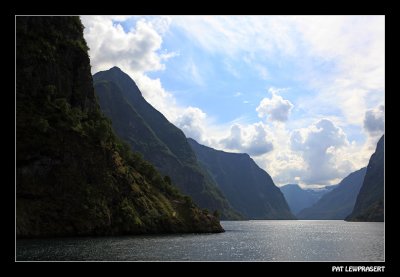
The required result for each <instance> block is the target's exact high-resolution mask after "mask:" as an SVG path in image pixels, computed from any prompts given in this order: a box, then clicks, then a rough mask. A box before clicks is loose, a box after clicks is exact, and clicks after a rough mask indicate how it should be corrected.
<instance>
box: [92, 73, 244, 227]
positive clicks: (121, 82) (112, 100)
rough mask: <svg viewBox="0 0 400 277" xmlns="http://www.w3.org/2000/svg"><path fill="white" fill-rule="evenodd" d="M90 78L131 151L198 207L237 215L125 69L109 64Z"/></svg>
mask: <svg viewBox="0 0 400 277" xmlns="http://www.w3.org/2000/svg"><path fill="white" fill-rule="evenodd" d="M93 80H94V87H95V92H96V94H97V96H98V99H99V104H100V107H101V109H102V111H103V113H104V114H105V115H106V116H107V117H109V118H110V119H111V121H112V126H113V129H114V130H115V132H116V134H118V136H119V137H121V138H122V139H123V140H125V141H126V142H127V143H128V144H129V145H130V147H131V149H132V150H133V151H137V152H139V153H140V154H141V155H143V157H144V159H145V160H147V161H149V162H151V163H152V164H154V166H155V167H156V168H157V170H159V171H160V172H161V173H162V174H163V175H166V176H169V178H171V180H172V182H173V183H174V184H175V185H176V186H177V187H178V188H179V189H180V190H181V191H182V193H184V194H187V195H189V196H191V197H192V198H193V200H194V202H195V203H196V204H198V205H199V206H200V207H202V208H207V209H209V210H211V211H215V210H218V211H219V212H220V214H221V218H224V219H228V218H229V219H238V218H240V215H239V214H238V213H237V212H236V211H234V209H233V208H232V207H231V206H230V204H229V202H228V201H227V200H226V199H225V197H224V195H223V194H222V193H221V191H220V190H219V189H218V187H217V185H216V184H215V182H214V181H213V179H212V178H211V176H209V175H208V174H207V172H205V171H204V170H202V168H201V167H200V166H199V164H198V161H197V159H196V156H195V154H194V152H193V150H192V148H191V147H190V145H189V143H188V141H187V139H186V136H185V135H184V133H183V132H182V131H181V130H180V129H179V128H177V127H176V126H174V125H173V124H172V123H170V122H169V121H168V120H167V119H166V118H165V117H164V116H163V115H162V114H161V113H160V112H159V111H157V110H156V109H155V108H154V107H153V106H151V105H150V104H149V103H148V102H147V101H146V100H145V99H144V98H143V96H142V94H141V92H140V90H139V88H138V87H137V86H136V84H135V82H134V81H133V80H132V79H131V78H130V77H129V76H128V75H127V74H126V73H124V72H123V71H122V70H121V69H119V68H118V67H113V68H111V69H109V70H106V71H101V72H98V73H96V74H95V75H94V76H93Z"/></svg>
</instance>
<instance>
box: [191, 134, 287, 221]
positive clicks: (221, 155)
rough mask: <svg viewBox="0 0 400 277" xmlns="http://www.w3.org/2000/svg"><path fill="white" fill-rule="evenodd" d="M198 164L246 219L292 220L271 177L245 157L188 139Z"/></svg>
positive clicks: (282, 197) (248, 157)
mask: <svg viewBox="0 0 400 277" xmlns="http://www.w3.org/2000/svg"><path fill="white" fill-rule="evenodd" d="M188 141H189V143H190V145H191V146H192V148H193V150H194V151H195V153H196V156H197V158H198V159H199V161H200V164H201V165H202V166H203V167H204V168H205V169H206V170H207V171H208V172H209V173H210V175H211V176H212V177H213V178H214V180H215V182H216V184H217V185H218V187H219V189H220V190H221V191H222V193H223V194H224V195H225V197H226V198H227V199H228V201H229V202H230V203H231V205H232V206H233V207H234V208H235V209H236V210H238V211H239V212H240V213H241V214H243V215H244V216H245V218H247V219H294V218H295V217H294V216H293V215H292V213H291V212H290V209H289V207H288V204H287V203H286V200H285V197H284V196H283V194H282V192H281V191H280V190H279V188H278V187H276V186H275V184H274V182H273V181H272V178H271V176H269V174H268V173H267V172H265V171H264V170H262V169H261V168H260V167H258V166H257V164H256V163H255V162H254V161H253V160H252V159H251V158H250V156H249V155H248V154H237V153H228V152H224V151H219V150H215V149H213V148H210V147H207V146H204V145H201V144H199V143H198V142H196V141H195V140H194V139H190V138H189V139H188Z"/></svg>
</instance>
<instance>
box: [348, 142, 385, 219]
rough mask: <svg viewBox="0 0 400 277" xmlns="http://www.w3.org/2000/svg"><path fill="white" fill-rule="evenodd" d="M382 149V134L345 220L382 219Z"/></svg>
mask: <svg viewBox="0 0 400 277" xmlns="http://www.w3.org/2000/svg"><path fill="white" fill-rule="evenodd" d="M384 151H385V150H384V136H382V137H381V138H380V139H379V142H378V144H377V146H376V150H375V153H374V154H372V156H371V158H370V160H369V163H368V167H367V173H366V174H365V178H364V183H363V185H362V187H361V189H360V192H359V194H358V196H357V201H356V204H355V206H354V209H353V211H352V213H351V214H350V215H349V216H348V217H347V218H346V220H349V221H384V206H383V201H384V200H383V198H384V191H383V190H384V178H385V177H384V171H385V167H384V162H385V154H384Z"/></svg>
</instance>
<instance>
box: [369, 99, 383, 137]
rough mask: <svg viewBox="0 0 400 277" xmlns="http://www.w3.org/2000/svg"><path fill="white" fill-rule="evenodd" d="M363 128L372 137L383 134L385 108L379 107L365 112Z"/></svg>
mask: <svg viewBox="0 0 400 277" xmlns="http://www.w3.org/2000/svg"><path fill="white" fill-rule="evenodd" d="M364 128H365V130H367V132H368V134H370V135H372V136H381V135H382V134H383V132H384V131H385V130H384V129H385V106H383V105H380V106H379V107H377V108H375V109H370V110H368V111H366V112H365V118H364Z"/></svg>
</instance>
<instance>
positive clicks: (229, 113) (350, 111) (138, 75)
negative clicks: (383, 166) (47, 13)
mask: <svg viewBox="0 0 400 277" xmlns="http://www.w3.org/2000/svg"><path fill="white" fill-rule="evenodd" d="M81 20H82V23H83V25H84V26H85V29H84V36H85V39H86V41H87V44H88V46H89V48H90V50H89V55H90V60H91V66H92V74H94V73H96V72H98V71H101V70H108V69H110V68H111V67H113V66H118V67H119V68H121V69H122V70H123V71H124V72H126V73H127V74H128V75H129V76H130V77H131V78H132V79H133V80H134V81H135V82H136V84H137V85H138V87H139V89H140V90H141V92H142V94H143V96H144V97H145V99H146V100H147V101H148V102H149V103H150V104H152V105H153V106H154V107H155V108H156V109H157V110H159V111H160V112H162V113H163V114H164V115H165V116H166V118H167V119H168V120H169V121H171V122H172V123H173V124H175V125H176V126H178V127H179V128H180V129H181V130H182V131H183V132H184V133H185V135H186V136H187V137H191V138H194V139H195V140H197V141H198V142H199V143H201V144H204V145H206V146H210V147H213V148H215V149H219V150H224V151H228V152H236V153H248V154H249V155H250V156H251V157H252V158H253V159H254V161H255V162H256V163H257V164H258V165H259V166H260V167H261V168H262V169H264V170H266V171H267V172H268V173H269V174H270V175H271V177H272V178H273V180H274V182H275V184H276V185H278V186H281V185H285V184H289V183H297V184H299V185H300V186H301V187H303V188H314V187H320V186H326V185H334V184H337V183H338V182H340V180H341V179H343V178H344V177H346V176H347V175H348V174H350V173H351V172H353V171H355V170H358V169H360V168H362V167H364V166H367V164H368V161H369V158H370V156H371V154H372V153H373V152H374V150H375V147H376V143H377V141H378V140H379V138H380V137H381V136H382V134H383V133H384V127H385V124H384V118H385V98H384V97H385V18H384V16H81Z"/></svg>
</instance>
